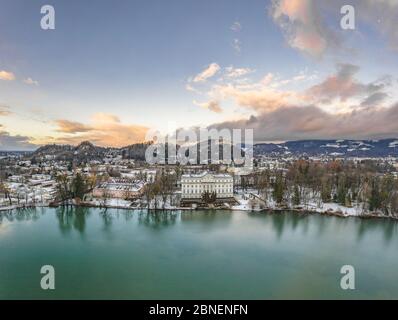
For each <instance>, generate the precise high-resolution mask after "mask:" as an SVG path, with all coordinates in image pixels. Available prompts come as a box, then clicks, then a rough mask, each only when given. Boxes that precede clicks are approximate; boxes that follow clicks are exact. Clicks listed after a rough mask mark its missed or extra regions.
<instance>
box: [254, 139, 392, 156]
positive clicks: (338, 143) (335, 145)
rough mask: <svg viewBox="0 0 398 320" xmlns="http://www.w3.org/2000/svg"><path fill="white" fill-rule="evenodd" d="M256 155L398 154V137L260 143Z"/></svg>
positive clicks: (255, 148)
mask: <svg viewBox="0 0 398 320" xmlns="http://www.w3.org/2000/svg"><path fill="white" fill-rule="evenodd" d="M254 154H255V155H266V154H274V155H289V154H291V155H308V156H321V155H331V156H342V157H387V156H395V157H397V156H398V139H383V140H299V141H288V142H284V143H277V144H275V143H260V144H256V145H255V146H254Z"/></svg>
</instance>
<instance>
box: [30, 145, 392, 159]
mask: <svg viewBox="0 0 398 320" xmlns="http://www.w3.org/2000/svg"><path fill="white" fill-rule="evenodd" d="M149 145H150V143H136V144H132V145H129V146H126V147H122V148H105V147H99V146H95V145H94V144H92V143H91V142H88V141H84V142H82V143H80V144H79V145H78V146H72V145H55V144H51V145H45V146H42V147H40V148H38V149H37V150H36V151H34V152H33V153H31V155H30V156H31V157H34V158H38V157H45V156H53V157H54V158H55V159H57V160H75V161H78V162H81V161H87V160H97V159H98V160H100V159H102V158H104V157H105V156H106V155H107V154H110V153H112V154H116V155H120V156H122V157H123V158H125V159H134V160H139V161H145V151H146V149H147V147H148V146H149ZM179 147H180V146H177V149H178V148H179ZM236 147H237V148H239V146H235V148H236ZM232 148H234V147H232ZM240 148H241V150H242V152H244V150H245V146H243V145H242V146H240ZM197 150H198V151H199V150H200V145H199V144H198V145H197ZM253 151H254V155H255V156H260V155H275V156H284V155H285V156H288V155H295V156H322V155H329V156H340V157H387V156H395V157H398V139H383V140H298V141H288V142H283V143H258V144H255V145H254V148H253ZM219 152H220V154H222V153H223V145H221V146H220V149H219Z"/></svg>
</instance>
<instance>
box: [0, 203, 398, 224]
mask: <svg viewBox="0 0 398 320" xmlns="http://www.w3.org/2000/svg"><path fill="white" fill-rule="evenodd" d="M66 206H72V207H82V208H99V209H118V210H119V209H122V210H140V211H148V212H154V211H159V212H166V211H198V210H204V211H221V210H224V211H241V212H246V213H258V214H264V213H265V214H278V213H282V212H290V213H294V214H298V215H321V216H329V217H338V218H359V219H387V220H393V221H398V216H397V217H393V216H386V215H378V214H375V213H368V214H359V215H345V214H343V213H342V212H338V211H316V210H305V209H288V208H265V209H261V210H241V209H231V208H195V209H193V208H186V207H176V208H165V209H162V208H158V209H148V208H138V207H131V208H129V207H126V206H106V207H105V206H97V205H90V204H86V203H85V204H83V205H82V204H68V205H57V206H51V205H50V204H37V205H19V206H18V205H13V206H8V207H0V212H3V211H12V210H21V209H36V208H59V207H66Z"/></svg>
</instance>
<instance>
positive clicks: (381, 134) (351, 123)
mask: <svg viewBox="0 0 398 320" xmlns="http://www.w3.org/2000/svg"><path fill="white" fill-rule="evenodd" d="M211 127H213V128H218V129H222V128H228V129H244V128H252V129H254V138H255V141H281V140H282V141H283V140H300V139H381V138H391V137H396V136H397V135H398V104H396V105H394V106H392V107H390V108H381V109H377V110H374V109H362V110H359V111H352V112H348V113H343V114H331V113H328V112H325V111H323V110H322V109H321V108H319V107H316V106H299V107H296V106H287V107H282V108H279V109H276V110H273V111H271V112H265V113H262V114H260V115H258V116H251V117H250V118H249V119H242V120H238V121H231V122H223V123H219V124H215V125H212V126H211Z"/></svg>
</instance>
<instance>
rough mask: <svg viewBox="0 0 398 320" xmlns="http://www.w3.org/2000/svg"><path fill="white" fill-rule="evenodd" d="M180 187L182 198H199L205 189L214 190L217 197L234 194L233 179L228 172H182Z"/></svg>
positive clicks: (229, 196) (230, 196)
mask: <svg viewBox="0 0 398 320" xmlns="http://www.w3.org/2000/svg"><path fill="white" fill-rule="evenodd" d="M181 187H182V199H201V197H202V194H203V193H204V192H206V191H208V192H210V193H211V192H214V191H215V192H216V194H217V198H218V199H223V198H232V197H233V195H234V179H233V177H232V176H231V175H229V174H213V173H208V172H203V173H200V174H184V175H182V176H181Z"/></svg>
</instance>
